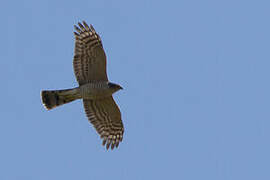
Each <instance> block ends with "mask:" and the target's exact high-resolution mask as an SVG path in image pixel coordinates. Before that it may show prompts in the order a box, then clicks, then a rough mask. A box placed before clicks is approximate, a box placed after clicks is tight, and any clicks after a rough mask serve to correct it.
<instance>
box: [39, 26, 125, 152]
mask: <svg viewBox="0 0 270 180" xmlns="http://www.w3.org/2000/svg"><path fill="white" fill-rule="evenodd" d="M74 27H75V30H76V31H77V32H74V35H75V39H76V40H75V53H74V58H73V68H74V73H75V76H76V79H77V81H78V83H79V86H78V87H76V88H72V89H65V90H45V91H42V92H41V97H42V102H43V104H44V106H45V107H46V108H47V109H48V110H50V109H53V108H55V107H58V106H60V105H63V104H66V103H69V102H71V101H74V100H76V99H82V100H83V105H84V109H85V113H86V115H87V117H88V120H89V122H91V123H92V124H93V126H94V127H95V129H96V131H97V132H98V133H99V135H100V137H101V138H102V139H103V143H102V144H103V145H106V148H107V149H109V148H110V147H111V149H113V148H114V147H118V145H119V143H120V142H121V141H122V139H123V133H124V127H123V123H122V120H121V113H120V110H119V108H118V106H117V104H116V103H115V101H114V99H113V97H112V94H113V93H115V92H116V91H118V90H120V89H123V88H122V87H121V86H120V85H118V84H115V83H112V82H109V80H108V77H107V72H106V55H105V52H104V49H103V46H102V42H101V39H100V37H99V35H98V34H97V33H96V31H95V29H94V27H93V26H92V25H90V27H89V26H88V25H87V24H86V22H84V21H83V22H82V23H78V26H76V25H75V26H74Z"/></svg>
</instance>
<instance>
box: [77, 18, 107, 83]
mask: <svg viewBox="0 0 270 180" xmlns="http://www.w3.org/2000/svg"><path fill="white" fill-rule="evenodd" d="M78 25H79V27H77V26H74V27H75V30H76V31H77V32H74V34H75V38H76V41H75V55H74V59H73V68H74V72H75V76H76V78H77V81H78V83H79V85H82V84H86V83H89V82H96V81H107V80H108V78H107V72H106V55H105V52H104V49H103V46H102V42H101V39H100V37H99V35H98V34H97V33H96V31H95V29H94V28H93V26H92V25H90V27H89V26H88V25H87V24H86V23H85V22H84V21H83V25H82V24H81V23H78Z"/></svg>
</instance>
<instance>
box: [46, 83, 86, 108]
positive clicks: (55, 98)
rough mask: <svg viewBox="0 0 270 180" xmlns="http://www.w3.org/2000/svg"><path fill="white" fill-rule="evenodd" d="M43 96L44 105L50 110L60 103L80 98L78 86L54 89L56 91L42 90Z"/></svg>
mask: <svg viewBox="0 0 270 180" xmlns="http://www.w3.org/2000/svg"><path fill="white" fill-rule="evenodd" d="M41 98H42V102H43V105H44V106H45V107H46V109H48V110H50V109H53V108H55V107H58V106H60V105H63V104H66V103H69V102H71V101H74V100H76V99H80V98H81V96H80V93H79V92H78V88H74V89H65V90H54V91H41Z"/></svg>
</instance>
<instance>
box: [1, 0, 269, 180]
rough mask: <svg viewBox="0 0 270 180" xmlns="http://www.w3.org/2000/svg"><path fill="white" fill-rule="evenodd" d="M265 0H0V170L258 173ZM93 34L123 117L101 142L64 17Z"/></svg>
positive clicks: (63, 174)
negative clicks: (60, 102) (64, 101)
mask: <svg viewBox="0 0 270 180" xmlns="http://www.w3.org/2000/svg"><path fill="white" fill-rule="evenodd" d="M269 5H270V3H269V1H266V0H265V1H263V0H258V1H250V0H245V1H244V0H227V1H214V0H205V1H200V0H192V1H190V0H180V1H160V0H137V1H124V0H121V1H110V0H99V1H97V0H93V1H90V0H77V1H68V0H67V1H53V0H48V1H34V0H25V1H23V0H22V1H5V2H2V4H1V7H2V8H1V11H0V19H1V24H2V26H1V28H0V33H1V41H0V48H1V49H2V51H1V54H0V58H1V61H0V81H1V82H2V88H1V90H0V91H1V95H2V96H1V102H0V105H1V121H0V143H1V144H0V147H1V148H0V169H1V173H0V179H1V180H17V179H20V180H29V179H33V180H34V179H35V180H47V179H52V180H54V179H66V180H69V179H70V180H71V179H100V180H103V179H104V180H105V179H120V180H121V179H123V180H124V179H129V180H138V179H142V180H143V179H147V180H148V179H185V180H198V179H207V180H239V179H245V180H249V179H250V180H254V179H260V180H268V179H270V173H269V166H270V164H269V162H270V157H269V152H270V144H269V139H270V128H269V126H270V123H269V120H270V113H269V112H270V111H269V106H270V93H269V92H270V85H269V77H270V72H269V67H270V54H269V48H270V43H269V42H270V35H269V32H270V24H269V18H270V12H269ZM81 20H85V21H86V22H88V23H89V24H93V25H94V27H95V29H96V31H97V32H98V33H99V34H100V36H101V38H102V41H103V45H104V48H105V51H106V54H107V59H108V66H107V68H108V75H109V79H110V80H111V81H112V82H116V83H119V84H121V85H122V86H123V87H124V90H123V91H120V92H118V93H116V94H115V96H114V97H115V99H116V101H117V103H118V104H119V106H120V109H121V112H122V118H123V122H124V125H125V134H124V140H123V142H122V143H121V144H120V145H119V148H118V149H116V150H114V151H106V150H105V148H103V147H102V146H101V140H100V139H99V136H98V135H97V133H96V132H95V130H94V128H93V127H92V126H91V125H90V124H89V123H88V121H87V118H86V116H85V114H84V110H83V106H82V102H81V101H80V100H78V101H75V102H73V103H70V104H68V105H64V106H62V107H59V108H56V109H54V110H52V111H47V110H45V109H44V107H43V106H42V103H41V100H40V91H41V90H42V89H61V88H70V87H75V86H77V82H76V80H75V77H74V74H73V69H72V58H73V48H74V37H73V25H74V24H76V23H77V22H78V21H81Z"/></svg>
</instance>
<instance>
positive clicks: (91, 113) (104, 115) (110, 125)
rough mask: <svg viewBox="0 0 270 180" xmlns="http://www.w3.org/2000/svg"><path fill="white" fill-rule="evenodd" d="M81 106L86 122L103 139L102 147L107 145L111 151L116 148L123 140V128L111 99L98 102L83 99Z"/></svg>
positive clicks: (117, 109) (119, 114) (115, 105)
mask: <svg viewBox="0 0 270 180" xmlns="http://www.w3.org/2000/svg"><path fill="white" fill-rule="evenodd" d="M83 104H84V109H85V112H86V115H87V117H88V120H89V121H90V122H91V123H92V124H93V126H94V127H95V129H96V130H97V132H98V133H99V134H100V137H101V138H103V145H105V144H107V145H106V148H107V149H108V148H109V147H110V146H111V149H113V148H114V147H118V145H119V142H121V141H122V139H123V133H124V126H123V123H122V120H121V113H120V110H119V108H118V106H117V104H116V103H115V101H114V99H113V97H112V96H111V97H108V98H105V99H100V100H87V99H83Z"/></svg>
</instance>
